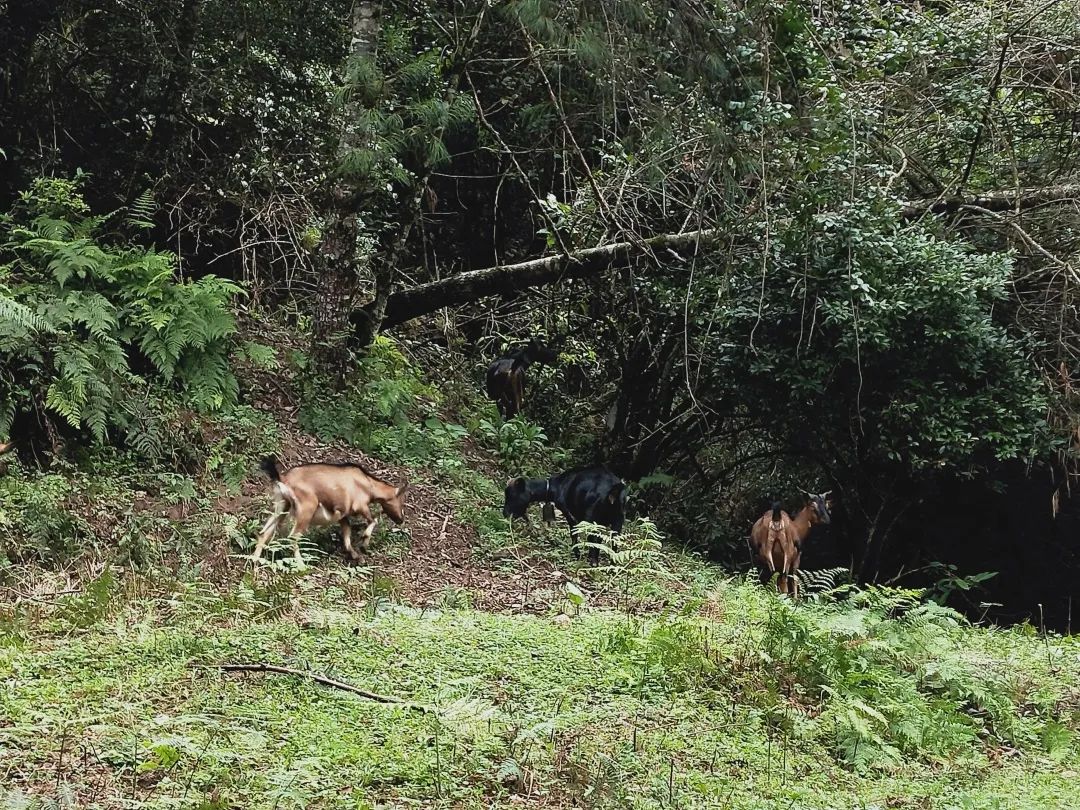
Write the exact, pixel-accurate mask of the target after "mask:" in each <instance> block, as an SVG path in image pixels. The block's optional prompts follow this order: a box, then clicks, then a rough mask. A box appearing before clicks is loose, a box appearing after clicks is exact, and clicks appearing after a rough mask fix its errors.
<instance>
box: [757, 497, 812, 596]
mask: <svg viewBox="0 0 1080 810" xmlns="http://www.w3.org/2000/svg"><path fill="white" fill-rule="evenodd" d="M830 491H831V490H830ZM804 494H805V495H806V497H807V500H806V503H805V504H804V505H803V507H802V508H801V509H800V510H799V511H798V512H796V513H795V516H794V517H792V516H790V515H789V514H788V513H787V512H785V511H783V510H782V509H781V508H780V502H779V501H777V502H776V503H774V504H773V505H772V510H771V511H769V512H766V513H765V514H764V515H762V516H761V517H760V518H758V520H757V522H756V523H754V526H753V528H752V529H751V530H750V547H751V549H752V550H753V553H754V558H755V562H757V564H758V569H759V570H760V571H761V579H762V582H765V581H767V580H768V579H769V578H771V577H772V575H773V574H778V576H777V579H776V588H777V590H778V591H780V593H789V592H790V593H791V595H792V596H796V597H797V596H798V595H799V580H798V577H797V576H796V574H797V573H798V571H799V563H800V561H801V560H802V544H803V542H804V541H805V540H806V537H807V535H809V534H810V529H811V528H812V527H814V526H816V525H817V524H818V523H822V524H826V525H827V524H828V523H829V522H830V521H831V517H830V515H829V508H830V502H829V493H828V492H824V493H822V494H821V495H811V494H810V493H804Z"/></svg>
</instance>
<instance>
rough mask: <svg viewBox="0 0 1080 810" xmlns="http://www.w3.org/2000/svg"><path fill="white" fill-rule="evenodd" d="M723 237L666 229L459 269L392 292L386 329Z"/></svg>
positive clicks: (717, 233)
mask: <svg viewBox="0 0 1080 810" xmlns="http://www.w3.org/2000/svg"><path fill="white" fill-rule="evenodd" d="M719 236H721V233H720V231H719V229H715V228H709V229H705V230H700V231H687V232H685V233H677V234H664V235H662V236H654V237H653V238H652V239H645V240H643V241H642V242H641V243H640V244H638V243H634V242H615V243H613V244H610V245H602V246H601V247H595V248H587V249H585V250H579V251H576V252H574V253H570V254H568V255H565V256H545V257H543V258H541V259H530V260H529V261H526V262H519V263H517V264H507V265H502V266H499V267H486V268H484V269H482V270H470V271H467V272H465V273H458V274H457V275H456V276H451V277H450V278H446V279H443V280H441V281H433V282H431V283H429V284H421V285H420V286H418V287H413V288H412V289H411V290H402V291H401V292H399V293H396V294H394V295H393V296H391V298H390V301H389V303H388V304H387V307H386V317H385V318H384V319H383V328H390V327H392V326H396V325H398V324H401V323H405V322H406V321H410V320H412V319H413V318H418V317H420V316H421V315H426V314H427V313H429V312H435V311H436V310H439V309H442V308H443V307H448V306H453V305H455V304H465V303H468V302H470V301H475V300H477V299H479V298H484V297H486V296H489V295H501V294H505V293H512V292H517V291H518V290H523V289H527V288H529V287H539V286H543V285H545V284H551V283H552V282H555V281H562V280H564V279H571V278H587V277H588V276H595V275H599V274H600V273H603V272H604V271H605V270H607V269H609V268H611V267H625V266H626V265H627V264H628V263H629V262H630V260H631V259H634V258H637V257H639V256H646V255H649V254H650V253H652V252H654V251H656V250H664V249H667V250H673V251H677V250H681V249H685V248H689V247H692V246H693V245H694V244H696V243H698V242H708V241H711V240H713V239H715V238H718V237H719Z"/></svg>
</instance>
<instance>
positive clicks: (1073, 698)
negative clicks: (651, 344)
mask: <svg viewBox="0 0 1080 810" xmlns="http://www.w3.org/2000/svg"><path fill="white" fill-rule="evenodd" d="M377 348H378V351H377V352H375V353H374V355H373V356H372V358H370V359H368V360H365V362H366V363H368V364H381V365H377V367H373V368H370V369H367V371H370V372H371V373H366V374H364V375H362V376H363V378H364V379H365V380H380V381H381V382H380V385H379V386H374V385H364V386H361V387H358V388H356V389H355V390H353V391H352V393H349V394H346V395H335V396H333V397H325V398H324V399H318V398H314V399H308V400H304V399H303V398H302V397H301V396H300V394H299V393H298V392H295V391H290V390H288V389H287V387H286V388H285V389H283V388H282V387H281V383H280V374H278V373H277V372H275V373H274V374H266V375H264V376H265V377H266V379H265V380H264V379H263V378H262V377H260V376H259V375H258V374H253V376H252V377H251V378H250V379H246V381H245V386H246V387H247V389H248V391H249V397H250V399H251V402H252V404H251V405H249V406H244V407H243V408H239V409H237V410H236V411H235V412H233V413H231V414H229V415H227V416H222V417H219V418H217V419H216V421H203V422H199V421H197V420H192V421H190V422H184V423H183V424H184V425H187V427H186V428H185V430H187V433H184V432H183V431H169V432H167V433H166V434H165V435H166V436H167V437H172V438H173V439H175V447H172V448H171V449H170V448H165V449H166V450H168V453H167V454H166V455H167V456H168V458H169V459H172V460H171V461H166V462H161V463H158V464H156V465H155V464H148V463H144V462H142V461H140V460H139V459H137V458H133V457H130V456H124V455H115V456H109V455H108V454H107V453H105V452H104V451H99V452H98V453H97V454H96V455H94V456H92V457H91V458H88V459H83V460H81V461H80V465H79V466H78V467H76V466H75V465H71V464H63V463H57V464H54V465H53V467H52V468H51V469H50V470H48V471H46V472H42V471H39V470H36V469H32V468H27V467H22V466H20V465H19V464H17V463H14V462H13V463H12V464H11V466H10V467H9V469H8V470H7V471H6V473H5V474H2V475H0V808H6V807H17V808H41V810H44V809H45V808H74V807H101V808H205V809H206V810H211V809H214V808H218V809H223V808H237V809H238V810H239V809H240V808H244V809H245V810H246V809H247V808H290V807H295V808H300V807H317V808H375V807H383V808H399V807H401V808H404V807H415V806H423V807H448V808H449V807H455V808H456V807H461V808H481V807H485V808H487V807H505V806H511V807H513V806H522V807H538V808H539V807H581V806H587V807H631V808H693V807H710V808H711V807H716V808H773V807H775V808H786V809H790V810H800V809H801V810H809V809H810V808H817V809H820V810H825V808H830V809H831V808H943V809H946V808H948V809H950V810H951V808H964V809H966V810H976V809H977V810H983V809H984V808H985V809H987V810H989V809H990V808H1017V809H1018V810H1019V808H1069V807H1078V808H1080V799H1078V798H1077V797H1076V795H1075V786H1076V784H1077V782H1078V771H1080V740H1078V736H1080V734H1078V732H1080V642H1078V641H1077V640H1076V639H1062V638H1058V637H1054V636H1050V637H1043V636H1041V635H1040V634H1039V633H1037V632H1036V631H1035V630H1034V629H1033V628H1031V627H1028V626H1022V627H1018V628H1013V629H1010V630H1001V629H986V628H973V627H971V626H970V625H968V624H967V623H966V622H964V621H963V620H962V619H961V618H960V617H959V616H958V615H957V614H955V613H953V612H952V611H949V610H946V609H944V608H940V607H938V606H937V605H934V604H932V603H930V604H927V603H925V602H924V601H923V600H922V599H921V598H920V597H921V595H920V594H917V593H914V592H907V591H898V590H888V589H877V588H869V589H864V590H853V589H852V590H842V589H841V590H840V591H838V592H836V593H834V594H833V595H831V596H828V597H825V596H821V595H818V596H816V597H813V598H811V599H809V600H807V601H804V602H801V603H799V604H798V605H791V604H790V603H787V602H784V601H781V600H780V599H779V597H778V596H777V595H776V594H774V593H770V592H768V591H766V590H765V589H762V588H761V587H759V586H757V585H749V584H746V583H744V582H742V581H741V580H739V579H733V578H730V577H729V576H728V575H726V574H725V573H724V572H723V571H721V570H720V569H718V568H717V567H716V566H712V565H709V564H707V563H705V562H703V561H701V560H700V559H697V558H695V557H693V556H690V555H686V554H680V553H677V552H674V551H672V550H671V549H666V550H664V551H661V550H660V545H659V542H658V541H659V538H658V536H657V535H656V532H655V529H654V528H653V527H652V526H651V524H648V523H644V522H637V523H635V524H633V526H632V527H631V528H630V529H629V531H628V532H627V536H626V537H625V538H624V541H623V545H621V546H620V551H619V553H618V554H617V555H615V556H614V557H613V558H611V560H612V562H611V565H609V566H607V567H606V568H605V569H604V570H587V569H584V568H582V567H581V564H580V563H579V562H577V561H575V560H574V559H573V558H572V556H571V555H570V553H569V550H568V545H569V542H568V536H567V532H566V528H565V526H555V527H545V526H543V525H540V524H538V523H537V522H534V524H533V525H532V526H531V527H530V528H528V529H521V528H517V529H515V528H512V527H510V526H508V525H507V523H506V521H505V520H504V519H503V518H502V517H501V515H500V513H499V510H498V505H499V502H500V496H501V484H500V483H498V482H500V481H503V480H505V478H506V476H507V475H508V474H511V473H514V474H516V473H517V472H520V471H522V470H524V471H537V470H548V469H555V468H558V467H559V466H560V465H562V464H563V459H562V458H560V456H559V454H560V453H561V452H563V451H560V450H559V449H558V448H551V447H549V446H548V442H547V441H546V439H545V437H544V436H543V433H542V432H540V431H539V429H538V428H536V426H535V425H532V424H530V423H528V422H527V421H525V420H515V421H514V422H511V423H507V424H502V423H500V422H499V421H498V420H497V419H496V418H495V417H494V416H493V415H491V414H490V413H489V411H490V405H489V404H487V403H481V402H478V401H475V392H473V393H472V394H470V393H469V392H468V391H469V390H471V388H469V386H467V385H464V384H463V390H464V389H468V390H465V393H461V394H460V396H456V399H457V401H458V402H457V404H456V405H454V406H453V407H451V406H450V404H449V403H447V402H443V403H437V402H436V401H435V399H434V395H433V394H432V393H431V392H430V391H429V390H428V388H427V387H426V386H425V385H424V384H423V382H422V381H421V380H420V378H419V376H418V375H417V374H416V373H414V372H412V371H410V370H409V369H410V368H411V367H410V366H409V365H408V364H407V363H406V361H405V360H404V358H403V357H402V356H401V355H400V354H399V353H397V350H396V349H395V348H394V347H393V346H391V345H389V344H386V343H385V342H384V343H381V344H379V346H378V347H377ZM403 369H404V370H403ZM442 376H443V377H444V378H445V379H452V378H453V375H451V374H448V373H447V374H443V375H442ZM425 397H431V398H430V400H429V399H425ZM470 397H473V399H470ZM417 403H420V404H419V405H418V404H417ZM424 403H427V404H424ZM417 409H419V410H417ZM485 409H486V410H485ZM290 414H291V415H292V416H290ZM293 417H295V418H293ZM458 422H460V423H461V424H457V423H458ZM358 448H364V450H365V451H368V452H370V453H371V455H370V456H369V455H366V454H365V453H362V452H360V451H359V450H358ZM271 451H273V452H276V453H278V454H279V456H280V457H281V458H282V459H283V461H284V462H285V463H286V464H287V465H291V464H295V463H298V462H302V461H311V460H323V459H333V460H338V461H341V460H355V461H360V462H363V463H365V464H366V465H368V466H369V467H371V468H372V469H373V470H374V471H375V472H376V473H377V474H378V475H380V476H382V477H384V478H386V479H387V480H391V481H394V482H401V481H403V480H406V479H407V480H409V481H410V482H412V486H411V487H410V495H409V498H410V500H409V507H408V519H407V523H406V526H404V527H402V528H395V529H392V530H389V529H382V530H380V531H379V532H378V533H377V534H376V538H375V544H374V550H373V554H372V555H371V556H370V557H369V558H368V559H367V560H366V561H365V562H364V564H363V565H361V566H350V565H345V564H344V563H343V562H342V561H341V557H340V551H339V550H338V549H337V547H336V545H335V541H333V540H332V539H330V538H328V537H322V538H319V537H313V538H311V541H312V542H311V543H310V544H308V545H307V546H306V553H308V555H309V561H310V562H311V563H312V568H310V569H309V570H308V571H306V572H304V573H297V572H293V571H290V570H289V569H288V568H287V565H283V564H282V563H280V562H278V561H276V560H275V558H274V556H273V555H271V561H270V562H269V563H268V564H266V565H264V566H261V567H260V568H259V570H257V571H251V570H250V567H249V565H250V564H249V563H245V562H244V561H242V560H241V559H240V558H239V557H238V555H239V553H242V552H244V551H245V550H246V549H249V548H250V545H251V542H252V540H253V536H254V533H255V531H256V530H257V528H258V526H259V524H260V523H261V520H262V518H263V517H264V515H265V510H266V509H267V508H268V504H269V499H268V495H267V491H266V483H265V480H263V479H261V478H259V477H258V476H257V473H256V472H255V470H256V461H257V459H258V457H259V455H261V454H262V453H264V452H271ZM371 456H374V457H375V458H372V457H371ZM176 459H181V460H183V459H187V461H186V462H185V464H186V467H184V469H185V470H186V472H184V473H183V474H181V473H179V472H178V471H177V467H176ZM259 662H262V663H267V664H272V665H279V666H285V667H289V668H292V669H295V670H299V671H300V672H301V673H308V674H321V675H325V676H328V677H331V678H334V679H337V680H339V681H343V682H347V683H349V684H352V685H354V686H356V687H359V688H361V689H364V690H367V691H370V692H375V693H379V694H382V695H386V696H392V697H397V698H400V699H403V700H407V701H411V702H413V703H416V704H422V706H423V707H425V708H426V709H427V710H425V711H417V710H414V709H411V708H408V707H404V706H401V705H394V704H386V703H380V702H377V701H373V700H369V699H365V698H362V697H360V696H358V695H356V694H353V693H350V692H348V691H345V690H342V689H338V688H335V687H332V686H325V685H320V684H319V683H316V682H315V681H314V680H313V679H312V678H310V677H305V676H304V675H290V674H274V673H265V672H262V673H260V672H240V673H237V672H225V671H223V670H222V668H221V667H222V665H223V664H230V663H259Z"/></svg>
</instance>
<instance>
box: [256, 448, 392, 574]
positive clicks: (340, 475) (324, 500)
mask: <svg viewBox="0 0 1080 810" xmlns="http://www.w3.org/2000/svg"><path fill="white" fill-rule="evenodd" d="M262 469H263V471H264V472H265V473H266V474H267V475H268V476H269V477H270V480H271V481H273V482H274V513H273V514H272V515H271V516H270V518H269V519H268V520H267V521H266V523H265V524H264V525H263V527H262V530H261V531H260V532H259V539H258V542H257V543H256V544H255V552H254V553H253V554H252V555H251V558H252V559H253V560H258V559H259V558H260V557H261V556H262V553H263V549H264V548H265V547H266V544H267V543H268V542H270V539H271V538H273V537H275V536H276V535H277V532H278V527H279V526H280V525H281V522H282V521H283V520H284V519H285V516H286V515H291V516H292V519H293V526H292V529H291V530H290V532H289V537H290V538H291V539H292V546H293V553H294V554H295V556H296V561H297V562H298V563H300V564H301V565H303V562H304V559H303V557H301V556H300V545H299V543H298V542H297V537H298V536H299V535H302V534H303V533H304V532H306V531H307V530H308V527H309V526H311V525H315V526H326V525H329V524H331V523H337V524H338V525H339V526H341V539H342V541H343V543H344V545H345V550H346V551H347V552H348V553H349V556H350V557H351V558H352V559H354V560H357V559H359V558H360V555H359V554H358V553H357V552H356V550H355V549H353V546H352V526H351V525H350V524H349V518H351V517H362V518H363V519H364V520H365V521H367V526H366V527H365V528H364V533H363V535H361V540H360V548H361V549H363V550H364V551H367V549H368V546H369V545H370V544H371V535H372V533H373V532H374V531H375V519H374V517H372V514H371V504H372V503H377V504H379V505H380V506H382V511H383V514H385V515H386V516H387V517H389V518H390V519H391V520H392V521H394V523H397V524H399V525H400V524H401V523H403V522H404V520H405V499H404V497H403V496H404V494H405V490H406V489H408V487H409V485H408V484H407V483H406V484H404V485H402V486H400V487H395V486H394V485H393V484H388V483H386V482H385V481H380V480H379V479H378V478H376V477H375V476H373V475H372V474H371V473H369V472H368V471H367V470H365V469H364V468H363V467H361V466H360V465H359V464H304V465H301V466H299V467H293V468H292V469H291V470H289V471H288V472H286V473H284V474H282V473H281V472H280V471H279V470H278V464H277V460H276V459H274V458H272V457H271V458H267V459H264V460H263V462H262Z"/></svg>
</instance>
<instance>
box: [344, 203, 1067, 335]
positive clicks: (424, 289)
mask: <svg viewBox="0 0 1080 810" xmlns="http://www.w3.org/2000/svg"><path fill="white" fill-rule="evenodd" d="M1072 201H1076V202H1080V183H1070V184H1065V185H1060V186H1047V187H1046V188H1036V189H1014V190H1012V191H988V192H985V193H983V194H972V195H962V196H955V197H943V198H934V199H926V200H914V201H910V202H905V203H901V208H900V213H901V216H902V217H903V218H904V219H916V218H918V217H920V216H923V215H924V214H928V213H930V214H947V213H952V212H955V211H958V210H959V209H961V208H963V207H965V206H977V207H979V208H983V209H986V210H988V211H1013V210H1025V209H1031V208H1036V207H1038V206H1041V205H1049V204H1052V203H1063V202H1072ZM720 236H721V232H720V230H719V229H716V228H707V229H704V230H698V231H686V232H685V233H670V234H662V235H660V236H654V237H652V238H650V239H643V240H639V241H634V242H615V243H613V244H610V245H601V246H600V247H595V248H587V249H585V250H580V251H576V252H574V253H570V254H565V255H564V254H559V255H556V256H544V257H543V258H540V259H530V260H529V261H524V262H518V263H517V264H506V265H500V266H498V267H485V268H483V269H482V270H469V271H466V272H464V273H458V274H457V275H456V276H450V277H449V278H445V279H442V280H440V281H432V282H430V283H428V284H420V285H419V286H416V287H413V288H412V289H408V290H402V291H400V292H397V293H394V295H392V296H391V297H390V300H389V301H388V302H387V306H386V314H385V317H384V318H383V320H382V329H384V330H385V329H390V328H391V327H394V326H397V325H399V324H402V323H405V322H406V321H411V320H412V319H413V318H419V317H420V316H422V315H427V314H429V313H432V312H435V311H437V310H440V309H442V308H443V307H449V306H456V305H458V304H467V303H470V302H472V301H478V300H479V299H481V298H486V297H487V296H491V295H504V294H507V293H513V292H518V291H520V290H525V289H528V288H530V287H541V286H544V285H545V284H552V283H554V282H557V281H565V280H567V279H574V278H588V277H590V276H596V275H600V274H601V273H603V272H605V271H607V270H609V269H612V268H616V267H626V266H627V265H628V264H629V263H630V261H631V260H633V259H636V258H641V257H643V256H646V255H648V254H651V253H655V252H657V251H663V250H672V251H680V250H686V249H687V248H691V247H696V246H697V245H700V244H705V243H708V242H711V241H713V240H715V239H717V238H719V237H720ZM366 321H367V317H366V316H365V312H364V310H359V311H357V312H354V313H353V315H352V322H353V324H354V326H356V327H359V326H360V325H362V324H363V323H365V322H366Z"/></svg>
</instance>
